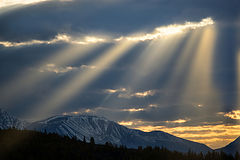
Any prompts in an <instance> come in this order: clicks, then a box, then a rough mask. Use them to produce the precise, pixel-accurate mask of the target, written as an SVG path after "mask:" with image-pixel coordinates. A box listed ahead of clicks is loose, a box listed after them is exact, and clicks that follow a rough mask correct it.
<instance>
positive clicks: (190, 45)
mask: <svg viewBox="0 0 240 160" xmlns="http://www.w3.org/2000/svg"><path fill="white" fill-rule="evenodd" d="M201 34H202V30H195V31H193V32H192V33H191V34H190V36H189V37H188V39H187V42H186V45H185V46H184V47H183V49H182V50H181V51H180V52H179V54H180V57H179V58H178V60H177V62H176V63H175V64H174V70H173V71H172V73H171V76H170V78H169V80H168V83H167V85H166V88H170V87H173V88H174V87H176V86H175V85H178V84H177V83H176V82H178V81H179V79H180V78H181V76H182V73H184V70H185V69H186V68H188V65H187V64H188V63H191V57H192V56H193V55H194V54H193V53H194V51H195V49H196V46H197V43H198V42H199V37H200V36H201ZM185 72H186V71H185Z"/></svg>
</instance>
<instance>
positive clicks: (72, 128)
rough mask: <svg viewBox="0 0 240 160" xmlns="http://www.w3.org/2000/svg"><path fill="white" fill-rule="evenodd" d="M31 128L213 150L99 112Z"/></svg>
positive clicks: (135, 143)
mask: <svg viewBox="0 0 240 160" xmlns="http://www.w3.org/2000/svg"><path fill="white" fill-rule="evenodd" d="M27 128H28V129H32V130H38V131H41V132H44V131H47V132H54V133H58V134H60V135H67V136H69V137H73V136H76V137H77V138H78V139H81V140H82V139H83V137H86V139H87V140H89V139H90V137H94V139H95V141H96V143H99V144H104V143H106V142H111V143H113V144H117V145H125V146H127V147H128V148H137V147H138V146H143V147H146V146H153V147H155V146H159V147H166V148H168V149H170V150H176V151H180V152H188V151H189V150H192V151H194V152H204V153H206V152H208V151H211V149H210V148H209V147H207V146H206V145H204V144H201V143H197V142H192V141H189V140H185V139H183V138H179V137H176V136H173V135H171V134H168V133H165V132H163V131H152V132H143V131H140V130H136V129H129V128H127V127H125V126H122V125H119V124H118V123H116V122H114V121H110V120H108V119H106V118H104V117H98V116H95V115H77V116H71V115H58V116H53V117H50V118H47V119H45V120H42V121H38V122H34V123H32V124H31V125H30V126H28V127H27Z"/></svg>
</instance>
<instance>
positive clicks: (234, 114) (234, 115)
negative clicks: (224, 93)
mask: <svg viewBox="0 0 240 160" xmlns="http://www.w3.org/2000/svg"><path fill="white" fill-rule="evenodd" d="M224 116H225V117H229V118H231V119H236V120H240V110H234V111H231V112H228V113H226V114H224Z"/></svg>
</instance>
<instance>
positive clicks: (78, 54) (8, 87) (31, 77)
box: [0, 43, 101, 105]
mask: <svg viewBox="0 0 240 160" xmlns="http://www.w3.org/2000/svg"><path fill="white" fill-rule="evenodd" d="M100 46H101V45H100V44H98V43H96V44H89V45H86V46H85V45H84V46H83V45H70V46H68V47H66V48H65V49H63V50H61V51H60V52H56V53H54V54H53V55H51V56H49V57H47V58H45V59H44V60H42V61H41V62H39V63H38V64H37V65H36V66H33V67H32V68H34V69H33V70H30V71H29V69H26V70H24V71H22V72H20V73H18V74H17V75H16V76H15V78H13V79H12V80H11V81H9V82H7V83H6V84H4V86H1V90H0V94H1V95H2V96H1V97H0V99H1V100H2V101H4V102H6V103H7V104H8V105H10V103H11V101H10V99H11V98H12V97H20V96H24V94H25V93H28V92H29V91H34V88H35V87H36V86H37V84H38V83H40V82H41V81H43V80H45V79H47V78H48V77H49V76H50V74H51V73H50V72H45V73H43V72H39V70H41V69H43V68H46V65H48V64H53V65H55V66H66V65H69V63H72V62H74V61H76V60H80V59H81V58H83V57H85V56H87V55H88V53H91V51H93V50H94V49H96V48H98V47H100ZM81 67H82V68H83V69H84V67H85V68H86V67H87V66H81ZM52 69H53V67H52ZM69 69H70V68H68V70H69ZM72 69H73V68H72ZM23 91H24V92H23Z"/></svg>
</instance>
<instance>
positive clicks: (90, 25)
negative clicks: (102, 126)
mask: <svg viewBox="0 0 240 160" xmlns="http://www.w3.org/2000/svg"><path fill="white" fill-rule="evenodd" d="M239 8H240V1H239V0H228V1H226V0H195V1H192V0H181V1H179V0H148V1H145V0H24V1H19V0H1V1H0V107H1V108H3V109H6V110H7V111H9V112H11V113H13V114H14V115H15V116H17V117H19V118H21V119H24V120H27V121H35V120H41V119H44V118H47V117H49V116H53V115H59V114H60V115H78V114H94V115H98V116H104V117H106V118H108V119H110V120H113V121H115V122H118V123H119V124H122V125H125V126H127V127H129V128H134V129H140V130H143V131H147V132H149V131H153V130H161V131H165V132H167V133H170V134H173V135H175V136H178V137H181V138H185V139H188V140H192V141H196V142H200V143H204V144H206V145H208V146H209V147H211V148H214V149H215V148H219V147H223V146H225V145H227V144H228V143H230V142H231V141H233V140H234V139H236V138H237V137H239V136H240V123H239V122H240V45H239V44H240V11H239Z"/></svg>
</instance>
